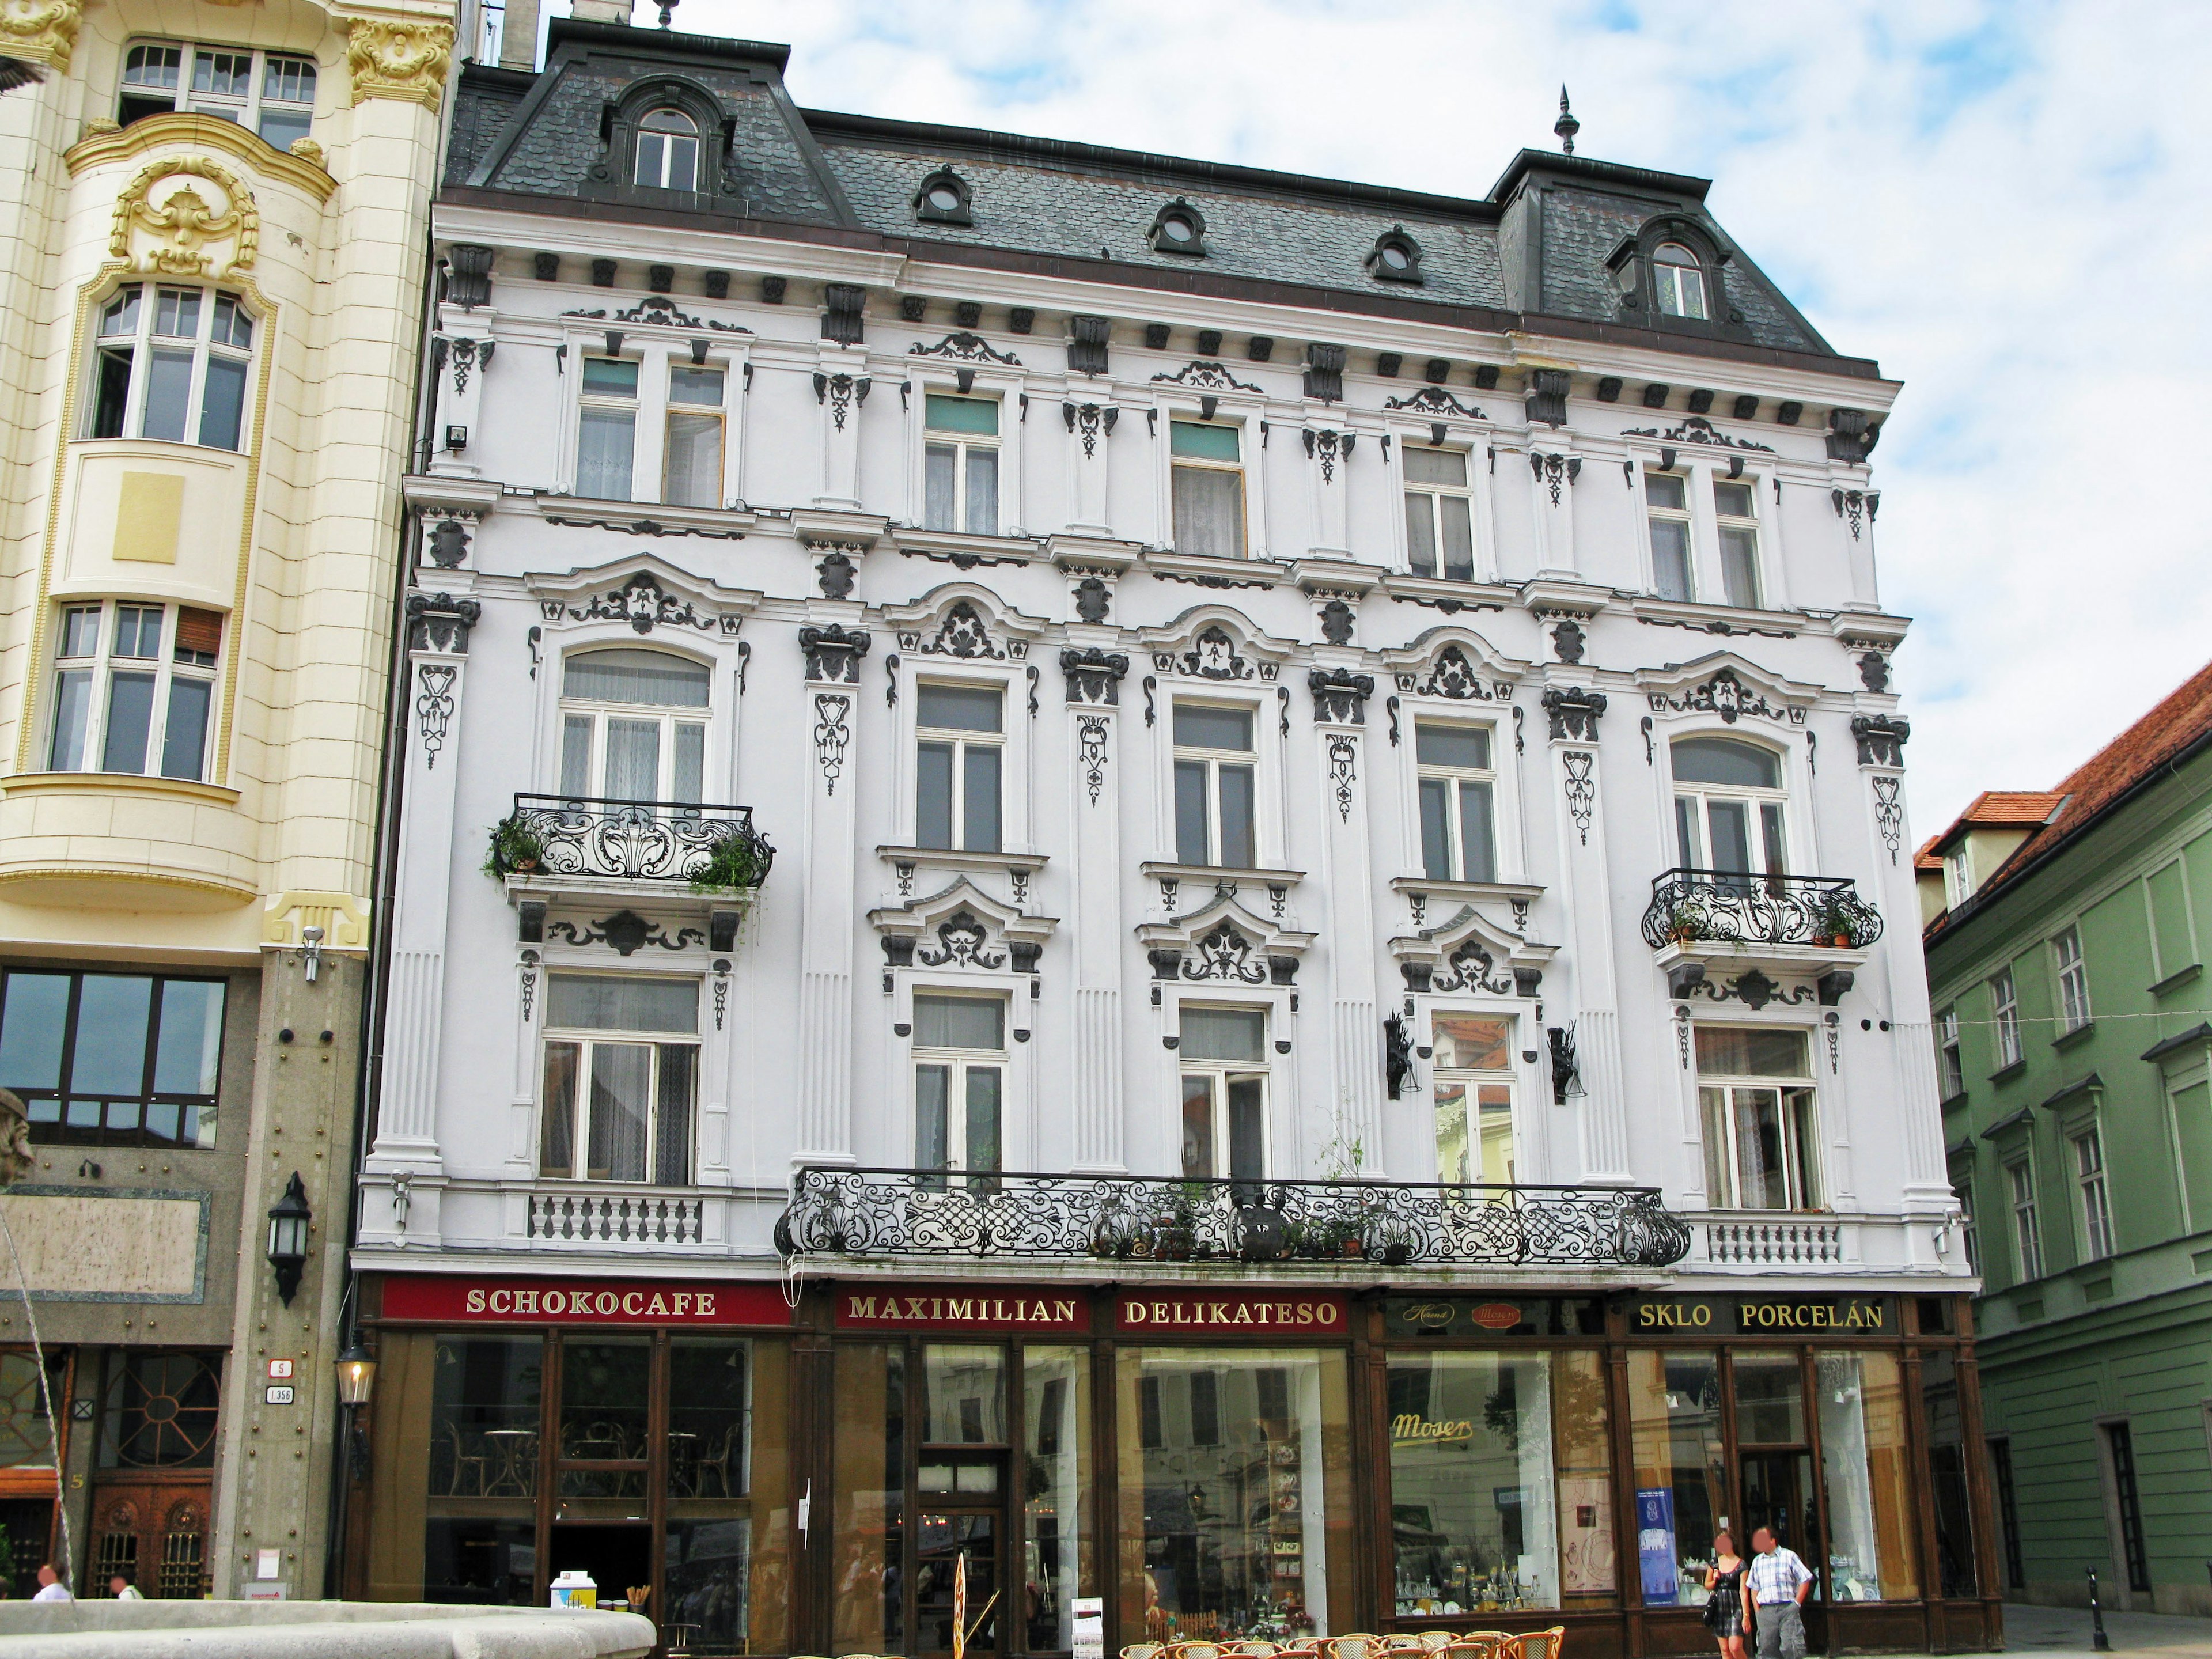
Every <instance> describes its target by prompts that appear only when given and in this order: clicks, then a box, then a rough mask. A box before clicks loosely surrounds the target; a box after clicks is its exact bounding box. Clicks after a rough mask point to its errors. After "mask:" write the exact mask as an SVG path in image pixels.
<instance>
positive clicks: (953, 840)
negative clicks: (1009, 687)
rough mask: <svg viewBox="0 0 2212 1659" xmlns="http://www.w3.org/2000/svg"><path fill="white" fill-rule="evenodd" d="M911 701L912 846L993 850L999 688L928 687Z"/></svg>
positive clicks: (998, 827) (996, 844) (999, 767)
mask: <svg viewBox="0 0 2212 1659" xmlns="http://www.w3.org/2000/svg"><path fill="white" fill-rule="evenodd" d="M915 703H916V712H915V725H916V740H915V844H916V845H917V846H921V847H933V848H948V849H951V848H957V849H959V850H961V851H963V852H969V853H995V852H998V851H999V850H1000V840H1001V831H1002V817H1003V812H1002V803H1001V784H1002V779H1003V762H1004V755H1005V741H1006V740H1005V738H1004V737H1003V735H1002V731H1003V728H1004V726H1005V723H1006V721H1005V706H1006V696H1005V694H1004V693H1003V692H1002V691H1000V690H999V689H998V688H997V687H996V686H987V685H933V684H928V683H927V682H925V683H923V684H921V686H919V687H917V688H916V691H915Z"/></svg>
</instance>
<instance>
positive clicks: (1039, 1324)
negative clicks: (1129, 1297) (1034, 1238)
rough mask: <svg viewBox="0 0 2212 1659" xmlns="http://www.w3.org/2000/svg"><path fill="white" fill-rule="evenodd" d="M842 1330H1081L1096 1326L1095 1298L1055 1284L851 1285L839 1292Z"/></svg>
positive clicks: (1026, 1332) (1084, 1330)
mask: <svg viewBox="0 0 2212 1659" xmlns="http://www.w3.org/2000/svg"><path fill="white" fill-rule="evenodd" d="M837 1328H838V1329H839V1330H841V1331H875V1330H899V1331H1006V1332H1012V1333H1016V1334H1049V1333H1053V1332H1067V1333H1071V1334H1082V1333H1084V1332H1086V1331H1088V1330H1089V1329H1090V1328H1091V1296H1090V1292H1089V1291H1088V1290H1087V1289H1075V1288H1071V1287H1066V1286H1053V1285H1046V1286H1036V1285H991V1286H988V1287H987V1288H984V1289H981V1290H978V1289H975V1288H973V1287H969V1288H964V1289H963V1288H961V1287H958V1286H955V1285H900V1286H898V1287H896V1289H892V1290H884V1291H878V1290H854V1289H852V1288H849V1287H848V1288H843V1289H841V1290H839V1291H838V1292H837Z"/></svg>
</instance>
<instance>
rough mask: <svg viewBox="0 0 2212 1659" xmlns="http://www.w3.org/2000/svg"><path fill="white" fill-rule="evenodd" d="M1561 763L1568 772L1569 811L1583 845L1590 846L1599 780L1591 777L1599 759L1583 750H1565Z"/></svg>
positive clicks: (1561, 755)
mask: <svg viewBox="0 0 2212 1659" xmlns="http://www.w3.org/2000/svg"><path fill="white" fill-rule="evenodd" d="M1559 761H1560V763H1561V764H1562V765H1563V766H1565V768H1566V772H1567V811H1569V812H1570V813H1571V814H1572V815H1573V816H1574V820H1575V828H1576V829H1577V831H1579V832H1580V834H1581V836H1582V844H1583V846H1585V847H1587V846H1589V832H1590V819H1591V817H1593V815H1594V814H1595V812H1596V811H1597V780H1596V779H1595V777H1594V776H1592V775H1591V774H1592V771H1593V769H1595V766H1596V764H1597V757H1596V756H1595V755H1593V754H1591V753H1589V750H1583V749H1569V750H1563V751H1562V752H1561V754H1560V756H1559Z"/></svg>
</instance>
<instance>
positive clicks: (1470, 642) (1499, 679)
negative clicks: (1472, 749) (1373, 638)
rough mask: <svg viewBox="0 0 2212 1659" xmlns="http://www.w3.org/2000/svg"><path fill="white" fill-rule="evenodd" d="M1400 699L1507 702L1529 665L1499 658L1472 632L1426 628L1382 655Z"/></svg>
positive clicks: (1529, 667) (1499, 656)
mask: <svg viewBox="0 0 2212 1659" xmlns="http://www.w3.org/2000/svg"><path fill="white" fill-rule="evenodd" d="M1383 666H1384V667H1385V668H1387V669H1388V670H1389V671H1390V677H1391V684H1393V685H1394V686H1395V688H1396V690H1398V692H1399V693H1400V694H1401V696H1416V697H1441V698H1443V699H1445V700H1446V701H1448V702H1474V703H1486V702H1496V703H1504V702H1511V701H1512V699H1513V688H1514V684H1515V682H1516V681H1517V680H1519V679H1520V678H1522V676H1523V675H1525V674H1527V673H1528V672H1529V671H1531V669H1532V667H1533V665H1531V664H1528V663H1525V662H1520V661H1517V660H1516V659H1513V658H1511V657H1508V656H1505V655H1504V654H1502V653H1500V652H1499V651H1498V649H1497V648H1496V647H1494V646H1492V644H1491V643H1490V641H1488V640H1486V639H1485V638H1483V637H1482V635H1480V634H1478V633H1476V632H1474V629H1468V628H1459V627H1454V626H1450V625H1445V626H1443V627H1437V628H1431V629H1428V630H1427V631H1426V632H1425V633H1423V634H1421V635H1419V637H1417V638H1416V639H1415V640H1414V641H1413V643H1412V644H1411V645H1408V646H1406V647H1402V648H1401V649H1399V650H1395V651H1385V652H1384V653H1383Z"/></svg>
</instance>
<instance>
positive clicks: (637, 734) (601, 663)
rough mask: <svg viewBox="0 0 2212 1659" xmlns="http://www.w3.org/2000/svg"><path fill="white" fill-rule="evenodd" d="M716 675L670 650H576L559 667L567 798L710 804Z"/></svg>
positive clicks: (563, 785)
mask: <svg viewBox="0 0 2212 1659" xmlns="http://www.w3.org/2000/svg"><path fill="white" fill-rule="evenodd" d="M712 682H713V675H712V673H711V672H710V671H708V669H707V668H706V667H705V666H704V665H702V664H700V663H696V662H692V661H690V660H688V659H685V658H683V657H676V656H671V655H670V654H669V653H666V652H665V651H641V650H637V649H635V648H633V647H619V646H618V647H611V648H610V649H607V650H602V651H578V652H575V653H571V654H570V655H569V656H568V658H567V659H565V660H563V661H562V665H561V793H562V795H564V796H566V797H568V799H573V800H591V799H602V800H617V801H639V802H670V803H673V804H676V805H685V806H696V805H700V804H701V803H702V800H703V799H704V795H705V789H706V772H707V718H706V715H707V707H708V689H709V687H710V685H711V684H712Z"/></svg>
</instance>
